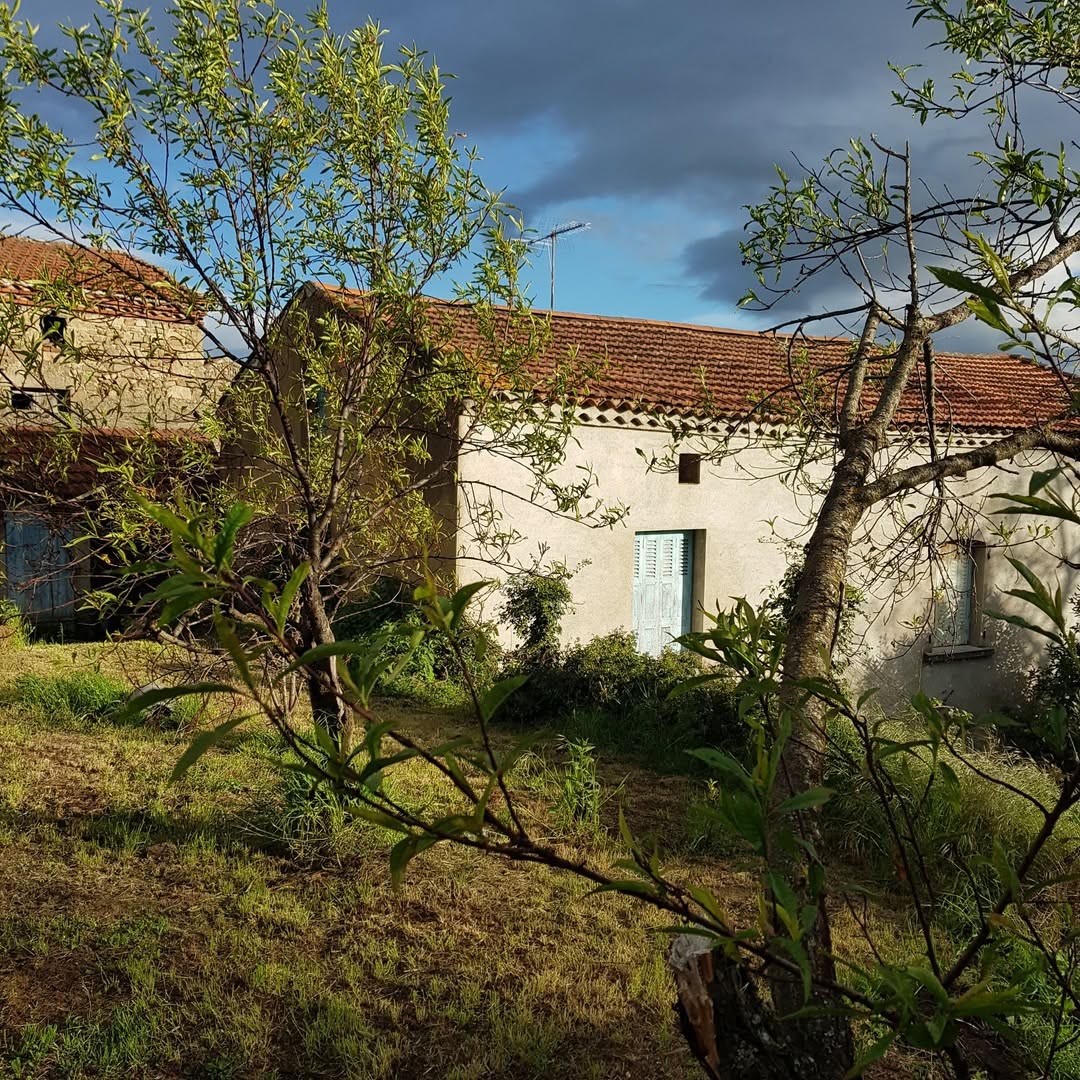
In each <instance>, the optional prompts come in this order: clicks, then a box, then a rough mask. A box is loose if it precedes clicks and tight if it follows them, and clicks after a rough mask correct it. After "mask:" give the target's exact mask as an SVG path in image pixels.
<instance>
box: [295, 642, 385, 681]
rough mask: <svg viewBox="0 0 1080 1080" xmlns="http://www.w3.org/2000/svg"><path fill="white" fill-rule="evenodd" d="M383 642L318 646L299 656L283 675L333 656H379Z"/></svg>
mask: <svg viewBox="0 0 1080 1080" xmlns="http://www.w3.org/2000/svg"><path fill="white" fill-rule="evenodd" d="M383 645H384V642H383V641H376V642H374V643H372V642H370V641H332V642H330V644H329V645H316V646H315V648H313V649H308V651H307V652H305V653H303V654H301V655H300V656H298V657H297V658H296V659H295V660H294V661H293V662H292V663H291V664H289V666H288V667H287V668H285V670H284V671H283V672H282V674H283V675H288V674H289V673H290V672H292V671H298V670H299V669H300V668H302V667H307V666H308V665H310V664H317V663H319V662H320V661H322V660H326V659H329V658H330V657H331V656H365V655H368V654H371V653H375V654H377V653H378V652H380V651H381V650H382V648H383Z"/></svg>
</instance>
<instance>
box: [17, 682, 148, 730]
mask: <svg viewBox="0 0 1080 1080" xmlns="http://www.w3.org/2000/svg"><path fill="white" fill-rule="evenodd" d="M130 693H131V687H129V686H128V685H126V684H125V683H122V682H120V681H118V680H117V679H112V678H110V677H109V676H108V675H102V674H101V673H100V672H97V671H73V672H70V673H69V674H66V675H35V674H32V673H26V674H23V675H19V676H17V677H16V678H15V679H14V681H13V682H12V683H11V684H10V685H9V686H7V687H5V688H4V691H3V694H2V698H3V701H4V702H5V703H6V704H9V705H21V706H23V707H25V708H26V709H27V710H29V711H32V712H33V713H35V714H37V716H38V717H39V718H40V719H42V720H46V721H49V722H53V723H58V724H76V725H77V724H87V723H90V724H93V723H99V722H101V721H104V720H107V719H108V717H109V716H110V715H111V714H112V713H114V712H116V711H117V710H118V709H119V708H120V706H122V705H123V704H124V702H125V701H126V700H127V698H128V695H129V694H130Z"/></svg>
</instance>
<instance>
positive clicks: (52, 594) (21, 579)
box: [4, 514, 75, 618]
mask: <svg viewBox="0 0 1080 1080" xmlns="http://www.w3.org/2000/svg"><path fill="white" fill-rule="evenodd" d="M66 541H67V537H66V536H65V535H64V534H63V532H61V531H59V530H57V529H55V528H52V527H50V523H49V521H48V520H47V519H46V518H41V517H33V516H31V515H29V514H7V515H5V517H4V567H5V570H4V577H5V583H6V591H7V596H8V599H9V600H13V601H14V602H15V603H16V605H17V606H18V608H19V610H20V611H22V612H23V613H25V614H27V615H42V616H45V617H46V618H48V617H52V618H61V617H63V616H67V615H70V614H71V608H72V605H73V604H74V600H75V596H74V591H73V589H72V583H71V567H70V566H69V564H68V553H67V549H66V548H65V546H64V545H65V543H66Z"/></svg>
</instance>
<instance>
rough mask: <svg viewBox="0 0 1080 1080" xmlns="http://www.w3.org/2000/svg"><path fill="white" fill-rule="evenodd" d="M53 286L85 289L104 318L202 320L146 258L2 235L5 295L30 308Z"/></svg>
mask: <svg viewBox="0 0 1080 1080" xmlns="http://www.w3.org/2000/svg"><path fill="white" fill-rule="evenodd" d="M48 281H56V282H61V283H62V284H63V285H64V286H73V287H77V288H79V289H81V290H83V292H84V299H85V302H86V305H87V309H88V310H91V311H93V312H95V313H97V314H100V315H121V316H124V315H126V316H133V317H136V318H144V319H156V320H160V321H164V322H197V321H198V320H199V319H200V318H201V315H202V312H201V311H200V310H199V307H198V304H197V303H196V302H195V298H194V297H193V295H191V294H189V293H188V292H187V291H186V290H184V289H183V288H182V287H181V286H179V285H178V284H177V283H176V281H175V280H174V279H173V278H172V277H170V276H169V275H168V274H167V273H166V272H165V271H164V270H162V269H161V268H160V267H157V266H153V265H151V264H150V263H148V262H144V261H143V260H142V259H137V258H134V257H133V256H131V255H126V254H124V253H123V252H119V251H108V250H105V249H98V248H88V247H80V246H78V245H76V244H69V243H65V242H64V241H61V240H50V241H46V240H30V239H28V238H26V237H23V236H0V293H5V294H7V295H8V296H9V297H12V298H13V299H15V300H16V301H17V302H22V303H30V302H32V301H33V300H34V298H35V292H36V291H37V290H39V289H40V288H41V286H42V285H43V284H44V283H45V282H48Z"/></svg>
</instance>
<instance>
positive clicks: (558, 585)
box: [499, 563, 577, 658]
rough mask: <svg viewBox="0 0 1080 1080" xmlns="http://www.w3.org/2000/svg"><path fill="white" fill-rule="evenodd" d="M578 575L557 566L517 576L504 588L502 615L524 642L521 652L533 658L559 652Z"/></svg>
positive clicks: (563, 564)
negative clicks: (561, 636) (572, 583)
mask: <svg viewBox="0 0 1080 1080" xmlns="http://www.w3.org/2000/svg"><path fill="white" fill-rule="evenodd" d="M576 572H577V571H576V570H570V569H569V568H568V567H567V566H566V564H565V563H555V564H553V565H552V566H551V568H550V569H548V570H546V571H542V572H541V571H530V572H528V573H524V574H517V575H515V576H514V577H512V578H510V580H509V581H507V582H506V584H505V585H504V586H503V594H504V596H505V597H506V599H505V601H504V602H503V605H502V607H501V608H500V609H499V616H500V617H501V618H502V619H503V620H505V621H506V622H507V623H508V624H509V626H510V629H511V630H513V631H514V633H515V634H517V636H518V637H519V638H520V639H521V647H520V649H519V652H521V653H523V654H526V655H528V656H529V657H533V658H536V657H540V656H543V655H546V654H554V653H556V652H558V648H559V638H560V635H561V634H562V621H563V617H564V616H565V615H566V614H568V613H569V612H571V611H573V610H574V607H573V605H574V596H573V593H571V591H570V585H569V581H570V579H571V578H572V577H573V576H574V574H575V573H576Z"/></svg>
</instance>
